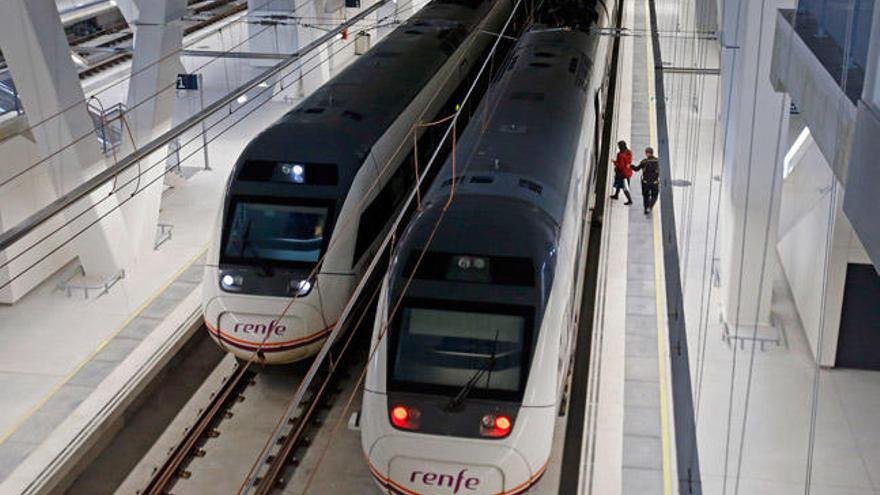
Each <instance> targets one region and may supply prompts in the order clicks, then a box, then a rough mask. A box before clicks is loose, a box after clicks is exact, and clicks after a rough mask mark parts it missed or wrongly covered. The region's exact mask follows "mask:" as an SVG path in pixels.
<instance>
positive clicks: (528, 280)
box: [404, 251, 535, 287]
mask: <svg viewBox="0 0 880 495" xmlns="http://www.w3.org/2000/svg"><path fill="white" fill-rule="evenodd" d="M420 259H421V261H420ZM417 265H418V266H417ZM413 270H416V273H415V275H414V278H416V279H421V280H445V281H447V282H473V283H483V284H496V285H510V286H517V287H534V286H535V264H534V263H532V260H531V259H529V258H522V257H515V256H482V255H473V254H454V253H444V252H439V251H428V252H426V253H425V254H424V255H422V252H421V251H413V252H412V254H410V256H409V258H408V259H407V265H406V268H405V269H404V273H406V274H407V275H408V274H410V273H413Z"/></svg>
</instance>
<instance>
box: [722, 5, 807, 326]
mask: <svg viewBox="0 0 880 495" xmlns="http://www.w3.org/2000/svg"><path fill="white" fill-rule="evenodd" d="M762 6H763V11H762ZM794 6H795V3H794V2H793V1H792V0H738V1H733V0H728V1H727V2H725V4H724V6H723V9H724V10H723V14H722V26H723V31H722V47H723V48H722V87H723V89H724V91H725V92H724V93H723V94H722V97H723V98H724V99H725V102H724V106H723V112H722V116H721V118H722V125H726V127H725V129H726V131H727V132H726V136H725V153H724V178H723V180H724V191H723V193H722V194H723V196H722V198H723V199H724V201H723V202H722V212H721V219H722V220H721V221H722V229H721V232H722V239H721V254H720V256H721V278H722V283H723V285H724V287H725V292H726V294H725V297H724V317H725V320H726V322H727V323H728V325H729V328H730V331H731V332H735V331H736V328H735V325H736V324H737V323H738V324H739V325H740V328H748V329H752V328H753V325H755V324H758V325H759V326H767V325H769V323H770V299H771V293H772V287H771V275H772V274H773V272H774V263H775V261H774V260H775V255H774V246H775V245H776V225H777V223H778V216H779V201H780V188H781V186H782V179H781V176H782V154H783V153H784V152H785V147H784V146H780V145H779V143H778V141H779V139H780V138H782V139H784V138H785V134H784V132H783V133H782V134H780V132H779V130H780V118H781V119H782V120H783V122H782V127H781V129H783V131H784V130H787V129H788V122H787V120H788V102H787V101H786V100H787V97H786V96H785V95H784V94H781V93H776V92H774V90H773V88H772V86H771V85H770V80H769V73H770V62H771V53H772V47H773V32H774V26H775V21H776V11H777V9H779V8H788V7H794ZM737 16H739V22H737ZM728 98H729V101H728ZM765 256H766V258H765ZM762 272H763V273H762Z"/></svg>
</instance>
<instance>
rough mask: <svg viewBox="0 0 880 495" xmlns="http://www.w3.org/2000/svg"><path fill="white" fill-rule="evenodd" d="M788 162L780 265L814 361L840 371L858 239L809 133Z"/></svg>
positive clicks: (806, 131)
mask: <svg viewBox="0 0 880 495" xmlns="http://www.w3.org/2000/svg"><path fill="white" fill-rule="evenodd" d="M784 161H785V168H786V171H787V173H786V177H785V179H784V180H783V186H782V205H781V208H780V222H779V234H778V242H777V250H778V253H779V260H780V263H781V264H782V269H783V273H785V277H786V278H787V279H788V283H789V287H790V288H791V293H792V297H793V298H794V302H795V306H796V307H797V311H798V316H799V317H800V321H801V324H802V325H803V327H804V333H805V335H806V337H807V342H808V343H809V345H810V348H811V350H812V351H813V356H814V358H817V359H819V358H820V357H821V360H820V362H819V364H820V365H822V366H834V359H835V356H836V350H837V340H838V334H839V330H840V317H841V313H842V308H843V293H844V285H845V281H846V268H847V263H848V262H849V259H850V246H851V244H853V243H852V240H853V235H854V234H853V231H852V227H851V226H850V225H849V222H848V221H847V219H846V216H845V215H844V214H843V209H842V205H843V187H842V186H841V184H840V183H839V182H838V181H837V179H836V178H835V176H834V173H833V172H832V170H831V166H830V165H829V164H828V161H827V160H825V157H824V156H823V155H822V151H821V150H820V149H819V146H818V145H817V144H816V142H815V141H814V140H813V138H812V136H811V135H810V131H809V129H804V131H803V132H802V133H801V135H800V136H799V137H798V139H797V141H796V142H795V144H794V146H792V148H791V149H790V150H789V151H788V153H787V154H786V156H785V160H784ZM829 236H831V237H830V242H829ZM805 246H809V248H808V249H805ZM820 334H822V338H821V342H820V338H819V336H820ZM820 344H821V352H820V349H819V348H820ZM820 354H821V356H820Z"/></svg>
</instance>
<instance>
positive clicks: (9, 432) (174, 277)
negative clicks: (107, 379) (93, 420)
mask: <svg viewBox="0 0 880 495" xmlns="http://www.w3.org/2000/svg"><path fill="white" fill-rule="evenodd" d="M207 251H208V245H207V244H206V245H205V246H204V247H202V249H200V250H199V252H198V253H197V254H196V255H195V256H193V257H192V258H190V259H189V260H188V261H187V262H186V264H184V265H183V266H182V267H181V268H180V269H179V270H177V271H176V272H174V275H172V276H171V278H169V279H168V280H167V281H166V282H165V283H164V284H162V286H161V287H159V288H158V289H156V291H155V292H153V294H152V295H150V297H149V298H148V299H147V300H146V301H145V302H144V303H143V304H141V305H140V306H139V307H138V308H137V309H136V310H134V312H133V313H131V314H130V315H129V316H128V317H127V318H126V319H125V321H123V322H122V324H120V325H119V327H117V328H116V330H114V331H113V333H111V334H110V335H109V336H108V337H107V338H105V339H104V340H103V341H101V343H100V344H98V347H96V348H95V350H94V351H92V353H91V354H89V355H88V356H86V358H85V359H83V360H82V361H80V362H79V363H78V364H77V365H76V366H75V367H74V368H73V370H71V371H70V372H69V373H68V374H67V375H65V376H64V378H62V379H61V381H60V382H58V383H56V384H55V386H53V387H52V389H51V390H49V392H47V393H46V395H45V396H43V398H42V399H40V401H39V402H37V403H36V404H35V405H34V406H33V407H31V408H30V409H29V410H28V411H27V412H26V413H25V414H24V415H23V416H21V417H20V418H19V419H18V420H16V422H15V424H13V425H12V427H10V428H9V429H8V430H6V432H4V433H3V435H2V436H0V444H2V443H4V442H6V440H8V439H9V437H11V436H12V434H13V433H15V432H16V430H18V429H19V428H21V425H23V424H24V423H25V421H27V420H28V419H30V417H31V416H33V415H34V414H35V413H36V412H37V411H39V410H40V409H41V408H42V407H43V406H45V405H46V403H47V402H49V400H51V399H52V397H54V396H55V394H57V393H58V391H59V390H61V388H62V387H64V386H65V385H67V383H68V382H70V380H71V379H72V378H73V377H74V375H76V374H77V373H79V371H80V370H81V369H83V367H85V365H87V364H89V362H90V361H91V360H92V359H94V358H95V356H97V355H98V353H99V352H101V350H102V349H104V348H105V347H107V344H109V343H110V341H111V340H113V339H114V338H116V336H117V335H119V334H120V333H122V331H123V330H124V329H125V327H127V326H128V324H129V323H131V322H132V321H133V320H134V319H135V318H137V317H138V316H140V314H141V313H142V312H143V311H144V310H145V309H147V306H149V305H150V304H152V303H153V301H155V300H156V299H158V298H159V296H161V295H162V293H163V292H165V290H166V289H167V288H168V287H169V286H170V285H171V284H173V283H174V281H175V280H177V279H178V277H180V276H181V275H182V274H183V272H185V271H186V270H187V269H188V268H189V267H191V266H192V265H193V263H195V262H196V260H197V259H199V258H201V257H202V255H204V254H205V253H206V252H207Z"/></svg>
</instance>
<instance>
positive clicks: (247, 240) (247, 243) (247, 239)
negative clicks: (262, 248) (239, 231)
mask: <svg viewBox="0 0 880 495" xmlns="http://www.w3.org/2000/svg"><path fill="white" fill-rule="evenodd" d="M250 233H251V220H250V219H248V221H247V225H245V227H244V240H243V241H242V243H241V254H242V256H244V252H245V250H248V251H250V252H251V253H253V254H254V255H253V258H254V260H256V261H257V263H259V265H260V268H261V269H262V270H263V274H264V275H265V276H267V277H271V276H272V264H271V260H269V259H267V258H263V257H262V256H260V252H259V251H257V248H255V247H254V246H253V244H251V236H250Z"/></svg>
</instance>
